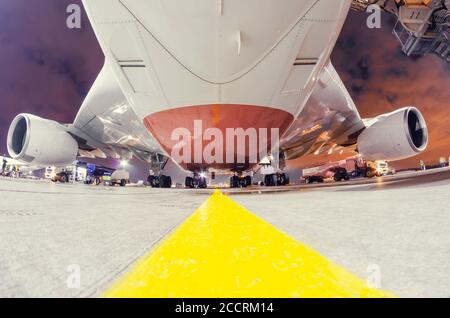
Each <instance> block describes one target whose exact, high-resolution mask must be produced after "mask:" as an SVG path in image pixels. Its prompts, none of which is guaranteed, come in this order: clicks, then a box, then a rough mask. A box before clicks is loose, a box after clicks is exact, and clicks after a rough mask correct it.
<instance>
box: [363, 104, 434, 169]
mask: <svg viewBox="0 0 450 318" xmlns="http://www.w3.org/2000/svg"><path fill="white" fill-rule="evenodd" d="M427 145H428V129H427V125H426V123H425V119H424V118H423V116H422V114H421V113H420V111H419V110H418V109H417V108H415V107H406V108H402V109H399V110H397V111H394V112H392V113H389V114H385V115H381V116H379V117H377V118H375V119H374V120H372V121H371V122H370V123H369V124H368V127H367V128H366V129H365V130H364V131H363V132H362V133H361V135H360V136H359V137H358V151H359V153H360V154H361V155H362V156H363V157H364V158H365V159H367V160H387V161H396V160H401V159H406V158H409V157H413V156H415V155H417V154H419V153H421V152H423V151H424V150H425V149H426V148H427Z"/></svg>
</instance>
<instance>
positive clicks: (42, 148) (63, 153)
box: [7, 114, 78, 166]
mask: <svg viewBox="0 0 450 318" xmlns="http://www.w3.org/2000/svg"><path fill="white" fill-rule="evenodd" d="M7 146H8V152H9V155H10V156H11V157H12V158H13V159H17V160H20V161H23V162H26V163H29V164H33V165H43V166H44V165H45V166H47V165H55V166H58V165H65V164H71V163H72V162H73V161H74V160H76V157H77V154H78V143H77V141H76V140H75V139H74V138H73V137H72V136H71V135H70V134H69V133H68V132H67V130H66V127H65V126H63V125H61V124H59V123H57V122H55V121H52V120H48V119H43V118H40V117H37V116H34V115H30V114H20V115H17V116H16V117H15V118H14V120H13V121H12V123H11V126H10V127H9V131H8V140H7Z"/></svg>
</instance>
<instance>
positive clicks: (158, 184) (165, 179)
mask: <svg viewBox="0 0 450 318" xmlns="http://www.w3.org/2000/svg"><path fill="white" fill-rule="evenodd" d="M147 181H148V184H149V185H150V186H151V187H152V188H163V189H169V188H171V187H172V178H171V177H169V176H165V175H160V176H149V177H148V178H147Z"/></svg>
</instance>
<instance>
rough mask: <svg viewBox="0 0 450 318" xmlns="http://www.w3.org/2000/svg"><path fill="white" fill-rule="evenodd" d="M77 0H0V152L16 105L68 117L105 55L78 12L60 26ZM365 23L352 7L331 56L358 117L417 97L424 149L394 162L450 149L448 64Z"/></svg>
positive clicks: (387, 23) (429, 157)
mask: <svg viewBox="0 0 450 318" xmlns="http://www.w3.org/2000/svg"><path fill="white" fill-rule="evenodd" d="M80 2H81V1H79V0H37V1H30V0H0V152H1V153H6V142H5V141H6V135H7V129H8V126H9V124H10V122H11V120H12V119H13V118H14V116H15V115H16V114H17V113H20V112H30V113H33V114H36V115H39V116H42V117H46V118H51V119H55V120H58V121H61V122H71V121H73V119H74V118H75V115H76V113H77V111H78V108H79V106H80V105H81V103H82V101H83V99H84V97H85V96H86V94H87V92H88V91H89V88H90V86H91V85H92V83H93V81H94V80H95V78H96V76H97V73H98V72H99V70H100V68H101V66H102V63H103V55H102V53H101V51H100V48H99V46H98V44H97V41H96V39H95V36H94V34H93V32H92V29H91V28H90V25H89V21H88V20H87V18H86V17H85V16H84V17H83V21H82V23H83V24H82V28H81V29H74V30H70V29H68V28H66V24H65V23H66V22H65V21H66V18H67V14H66V12H65V11H66V7H67V6H68V5H69V4H71V3H78V4H79V3H80ZM392 23H393V21H391V19H390V18H389V17H385V18H384V20H383V28H382V29H381V30H369V29H367V28H366V27H365V16H364V14H356V13H352V14H350V17H349V19H348V21H347V23H346V25H345V27H344V31H343V33H342V35H341V38H340V39H339V42H338V44H337V46H336V49H335V51H334V53H333V62H334V64H335V67H336V68H337V70H338V72H339V74H340V75H341V77H342V79H343V81H344V83H345V84H346V86H347V88H348V89H349V91H350V94H351V95H352V96H353V98H354V99H355V102H356V104H357V106H358V109H359V110H360V113H361V115H362V116H363V117H372V116H376V115H379V114H381V113H385V112H388V111H392V110H394V109H397V108H399V107H402V106H406V105H417V106H418V107H419V108H420V110H422V111H423V113H424V115H425V117H426V119H427V122H428V125H429V128H430V135H431V140H430V147H429V149H428V151H427V152H426V153H425V154H423V155H421V156H420V157H416V158H414V159H410V160H407V161H404V162H401V163H397V164H396V166H397V167H407V166H416V164H417V162H418V160H419V159H424V160H425V161H426V162H427V163H434V162H437V161H438V158H439V156H441V155H444V156H450V148H449V147H448V144H449V141H450V126H449V123H450V105H449V101H450V90H449V89H448V88H449V85H450V66H449V65H447V64H445V63H444V62H442V61H441V60H439V59H438V58H437V57H434V56H427V57H423V58H420V59H415V60H414V59H410V58H407V57H405V56H403V55H402V53H401V51H400V48H399V46H398V44H397V42H396V41H395V39H394V37H393V36H392V35H391V29H392Z"/></svg>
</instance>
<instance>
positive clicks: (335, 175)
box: [333, 172, 342, 182]
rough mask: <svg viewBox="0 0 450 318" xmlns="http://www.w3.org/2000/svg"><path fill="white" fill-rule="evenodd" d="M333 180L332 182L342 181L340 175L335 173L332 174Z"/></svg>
mask: <svg viewBox="0 0 450 318" xmlns="http://www.w3.org/2000/svg"><path fill="white" fill-rule="evenodd" d="M333 179H334V181H336V182H341V180H342V176H341V173H340V172H336V173H335V174H334V177H333Z"/></svg>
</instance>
